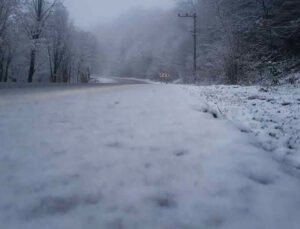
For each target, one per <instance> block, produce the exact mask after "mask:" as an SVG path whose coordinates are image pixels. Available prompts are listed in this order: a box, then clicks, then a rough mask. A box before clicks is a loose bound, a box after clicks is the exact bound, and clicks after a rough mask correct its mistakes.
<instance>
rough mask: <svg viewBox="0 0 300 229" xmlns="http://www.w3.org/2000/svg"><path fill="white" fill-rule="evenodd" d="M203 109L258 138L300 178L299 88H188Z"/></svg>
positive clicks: (267, 149) (275, 157)
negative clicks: (199, 101)
mask: <svg viewBox="0 0 300 229" xmlns="http://www.w3.org/2000/svg"><path fill="white" fill-rule="evenodd" d="M186 90H188V91H189V92H190V93H191V94H192V95H194V96H197V97H199V99H200V100H201V101H202V103H203V104H204V106H203V109H204V110H207V111H212V112H213V113H215V114H216V115H217V116H219V117H220V118H224V119H227V120H230V121H231V122H232V123H233V124H234V125H236V126H237V127H238V128H240V129H241V130H242V131H243V132H245V133H250V134H252V135H255V136H256V137H257V139H258V140H259V141H260V144H261V147H263V148H264V149H265V150H266V151H269V152H271V153H272V154H273V157H274V159H276V160H278V161H279V162H281V163H283V164H284V165H285V166H286V168H287V169H289V170H290V172H291V173H296V175H298V176H300V86H288V85H285V86H279V87H273V88H261V87H239V86H210V87H193V88H191V87H186Z"/></svg>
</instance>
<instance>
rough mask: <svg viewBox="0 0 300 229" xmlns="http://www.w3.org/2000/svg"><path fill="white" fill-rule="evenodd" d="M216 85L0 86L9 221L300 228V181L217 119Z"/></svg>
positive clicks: (0, 197) (9, 224)
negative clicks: (212, 97) (213, 99)
mask: <svg viewBox="0 0 300 229" xmlns="http://www.w3.org/2000/svg"><path fill="white" fill-rule="evenodd" d="M217 89H218V88H217V87H213V88H209V87H207V89H204V88H201V87H187V86H180V85H159V84H157V85H150V84H148V85H126V86H114V87H99V88H97V87H86V88H78V89H72V90H69V89H68V88H65V89H64V90H61V91H60V90H57V89H55V90H54V89H52V88H45V89H43V92H41V91H39V90H33V91H31V90H30V89H12V90H10V91H9V90H8V89H6V90H2V91H0V94H1V96H0V139H1V148H0V184H1V188H0V223H1V227H3V228H5V229H18V228H22V229H38V228H43V229H50V228H57V229H60V228H61V229H63V228H64V229H65V228H72V229H79V228H88V229H89V228H90V229H94V228H104V229H106V228H107V229H110V228H112V229H119V228H125V229H132V228H143V229H153V228H162V229H182V228H188V229H196V228H197V229H198V228H200V227H203V228H225V229H227V228H228V229H240V228H243V229H253V228H272V229H282V228H289V229H298V228H299V223H300V218H299V212H300V195H299V188H300V182H299V177H296V176H295V174H294V175H291V173H289V172H287V171H286V169H284V168H283V167H282V163H280V162H279V161H278V160H274V159H273V157H272V153H270V152H268V151H266V150H264V149H263V148H262V147H261V144H260V136H255V135H253V134H251V133H245V131H242V129H241V128H239V126H237V125H234V124H233V122H232V121H230V120H227V119H225V118H222V117H221V116H219V115H216V116H215V115H212V114H213V112H211V110H213V108H212V109H211V108H210V106H209V102H207V101H206V99H205V95H207V94H206V93H209V92H211V94H213V93H214V92H216V91H217ZM219 89H220V88H219ZM220 90H221V89H220ZM253 90H255V89H253ZM222 91H223V92H224V93H225V92H226V91H227V94H226V93H225V94H224V100H225V98H226V96H230V93H235V91H239V92H241V91H242V89H238V88H227V89H226V88H225V87H224V89H222ZM295 93H296V92H295ZM296 94H297V93H296ZM199 95H200V96H201V97H200V96H199ZM247 96H248V95H247ZM233 98H234V97H233ZM252 102H253V101H252ZM256 102H257V103H262V102H261V101H260V100H258V101H256ZM288 102H292V103H294V102H295V101H294V100H292V98H291V100H288ZM206 103H207V104H206ZM230 108H231V107H228V110H230ZM220 110H222V107H221V108H220ZM296 111H297V110H296ZM217 112H219V109H216V110H215V113H216V114H219V113H217ZM223 112H224V113H225V111H224V110H223ZM228 114H229V113H228ZM228 116H229V115H228ZM239 117H240V116H239ZM243 120H244V119H243ZM250 128H251V127H250ZM296 143H297V142H296Z"/></svg>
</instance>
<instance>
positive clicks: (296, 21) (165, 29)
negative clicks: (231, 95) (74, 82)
mask: <svg viewBox="0 0 300 229" xmlns="http://www.w3.org/2000/svg"><path fill="white" fill-rule="evenodd" d="M178 13H183V14H185V13H188V14H194V13H196V14H197V53H198V55H197V78H196V79H197V82H198V83H209V84H212V83H228V84H258V83H262V84H263V83H270V84H277V83H278V82H279V81H280V80H282V79H283V78H285V77H287V76H290V74H293V73H296V72H299V70H300V61H299V60H300V58H299V55H300V2H299V1H297V0H185V1H183V0H180V1H177V4H176V7H175V9H173V10H171V11H165V10H157V9H155V10H141V9H136V10H133V11H131V12H129V13H128V14H125V15H123V16H121V17H120V18H119V19H118V20H116V21H115V22H114V23H112V24H110V25H106V26H102V27H99V28H98V37H99V40H100V49H102V52H101V53H102V55H101V56H102V60H101V66H102V68H101V69H102V72H103V74H104V75H105V74H106V75H107V74H111V75H117V76H119V75H120V76H127V77H128V76H133V77H138V78H150V79H158V78H159V72H160V71H166V72H169V73H171V75H172V77H173V80H180V81H183V82H185V83H194V78H193V77H192V69H193V67H192V66H193V38H192V33H191V32H192V28H193V23H192V20H189V19H188V18H186V19H185V18H178V17H177V15H178Z"/></svg>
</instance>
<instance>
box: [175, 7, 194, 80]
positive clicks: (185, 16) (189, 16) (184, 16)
mask: <svg viewBox="0 0 300 229" xmlns="http://www.w3.org/2000/svg"><path fill="white" fill-rule="evenodd" d="M178 17H182V18H193V20H194V31H193V37H194V68H193V76H194V80H195V81H196V80H197V14H196V13H194V14H188V13H186V14H178Z"/></svg>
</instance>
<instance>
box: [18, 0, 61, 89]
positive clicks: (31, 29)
mask: <svg viewBox="0 0 300 229" xmlns="http://www.w3.org/2000/svg"><path fill="white" fill-rule="evenodd" d="M56 3H57V0H51V1H47V0H25V4H24V5H25V8H24V9H23V14H22V17H21V19H22V21H21V23H23V25H24V28H25V30H26V33H27V35H28V36H29V38H30V40H31V42H32V44H31V51H30V64H29V70H28V78H27V81H28V82H29V83H31V82H32V81H33V76H34V73H35V65H36V52H37V45H38V42H39V41H40V40H41V38H42V35H43V33H44V30H45V25H46V22H47V20H48V18H49V17H50V15H51V13H52V9H53V7H54V6H55V5H56Z"/></svg>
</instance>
